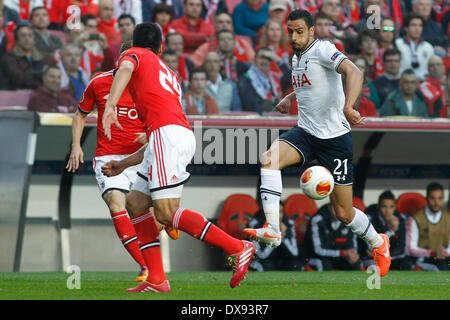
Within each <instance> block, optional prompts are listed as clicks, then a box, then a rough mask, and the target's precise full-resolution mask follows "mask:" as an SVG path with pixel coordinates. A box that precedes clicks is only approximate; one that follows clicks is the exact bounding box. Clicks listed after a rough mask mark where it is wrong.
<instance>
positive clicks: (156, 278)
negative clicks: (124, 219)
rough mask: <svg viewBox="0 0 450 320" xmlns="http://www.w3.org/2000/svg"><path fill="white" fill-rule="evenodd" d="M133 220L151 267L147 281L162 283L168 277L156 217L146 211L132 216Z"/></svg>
mask: <svg viewBox="0 0 450 320" xmlns="http://www.w3.org/2000/svg"><path fill="white" fill-rule="evenodd" d="M131 222H132V223H133V225H134V229H135V230H136V234H137V237H138V239H139V245H140V248H141V252H142V255H143V256H144V260H145V262H146V264H147V267H148V269H149V275H148V278H147V281H148V282H150V283H152V284H160V283H162V282H163V281H164V280H166V279H167V278H166V274H165V273H164V268H163V263H162V257H161V249H160V243H159V230H158V227H157V226H156V221H155V217H154V216H153V214H152V213H150V212H145V213H142V214H140V215H138V216H135V217H133V218H131Z"/></svg>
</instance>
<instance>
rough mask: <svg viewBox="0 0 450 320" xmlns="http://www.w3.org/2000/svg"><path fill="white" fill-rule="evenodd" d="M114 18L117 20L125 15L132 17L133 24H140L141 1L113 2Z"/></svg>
mask: <svg viewBox="0 0 450 320" xmlns="http://www.w3.org/2000/svg"><path fill="white" fill-rule="evenodd" d="M113 5H114V17H115V18H119V17H120V16H121V15H123V14H126V15H129V16H132V17H133V19H134V21H135V24H139V23H142V21H143V20H142V19H143V16H142V2H141V0H114V3H113Z"/></svg>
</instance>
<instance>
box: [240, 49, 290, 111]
mask: <svg viewBox="0 0 450 320" xmlns="http://www.w3.org/2000/svg"><path fill="white" fill-rule="evenodd" d="M277 58H278V59H279V61H281V58H279V57H278V56H277V55H276V54H275V53H274V52H273V51H272V50H271V49H269V48H260V49H258V50H257V51H256V54H255V63H254V64H252V65H251V67H250V68H249V69H248V71H247V72H246V73H245V74H244V76H243V77H241V78H240V81H239V84H238V88H239V94H240V97H241V103H242V110H243V111H253V112H258V113H259V114H263V113H265V112H272V111H274V107H275V106H276V105H277V103H278V102H279V101H280V98H281V90H280V91H278V92H277V91H276V90H277V85H276V80H275V77H274V75H273V72H272V71H271V70H270V68H271V65H272V62H273V61H274V60H275V59H277ZM279 65H281V63H280V64H279ZM290 75H291V74H290V72H288V73H287V74H286V76H285V78H286V77H288V78H289V79H290Z"/></svg>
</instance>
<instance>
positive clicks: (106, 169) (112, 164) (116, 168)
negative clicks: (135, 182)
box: [102, 143, 147, 177]
mask: <svg viewBox="0 0 450 320" xmlns="http://www.w3.org/2000/svg"><path fill="white" fill-rule="evenodd" d="M146 148H147V143H146V144H144V145H143V146H142V147H141V148H140V149H139V150H138V151H136V152H135V153H133V154H131V155H129V156H128V157H126V158H124V159H122V160H120V161H116V160H112V161H109V162H108V163H106V164H105V165H103V166H102V173H103V174H104V175H105V176H107V177H113V176H117V175H118V174H121V173H122V172H123V170H125V169H126V168H128V167H132V166H135V165H137V164H139V163H141V162H142V160H143V159H144V152H145V149H146Z"/></svg>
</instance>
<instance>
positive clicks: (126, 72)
mask: <svg viewBox="0 0 450 320" xmlns="http://www.w3.org/2000/svg"><path fill="white" fill-rule="evenodd" d="M133 71H134V65H133V63H131V62H130V61H122V62H121V63H120V66H119V69H118V70H117V72H116V74H115V76H114V80H113V83H112V85H111V91H110V93H109V97H108V100H107V101H106V104H105V112H104V113H103V119H102V125H103V130H104V133H105V135H106V137H107V138H108V139H109V140H111V126H112V125H113V124H114V125H116V126H117V127H118V128H119V129H120V130H122V129H123V128H122V126H121V125H120V123H119V120H118V119H117V114H116V110H115V105H117V103H118V102H119V99H120V97H121V96H122V93H123V91H124V90H125V88H126V87H127V85H128V82H130V79H131V75H132V74H133Z"/></svg>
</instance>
